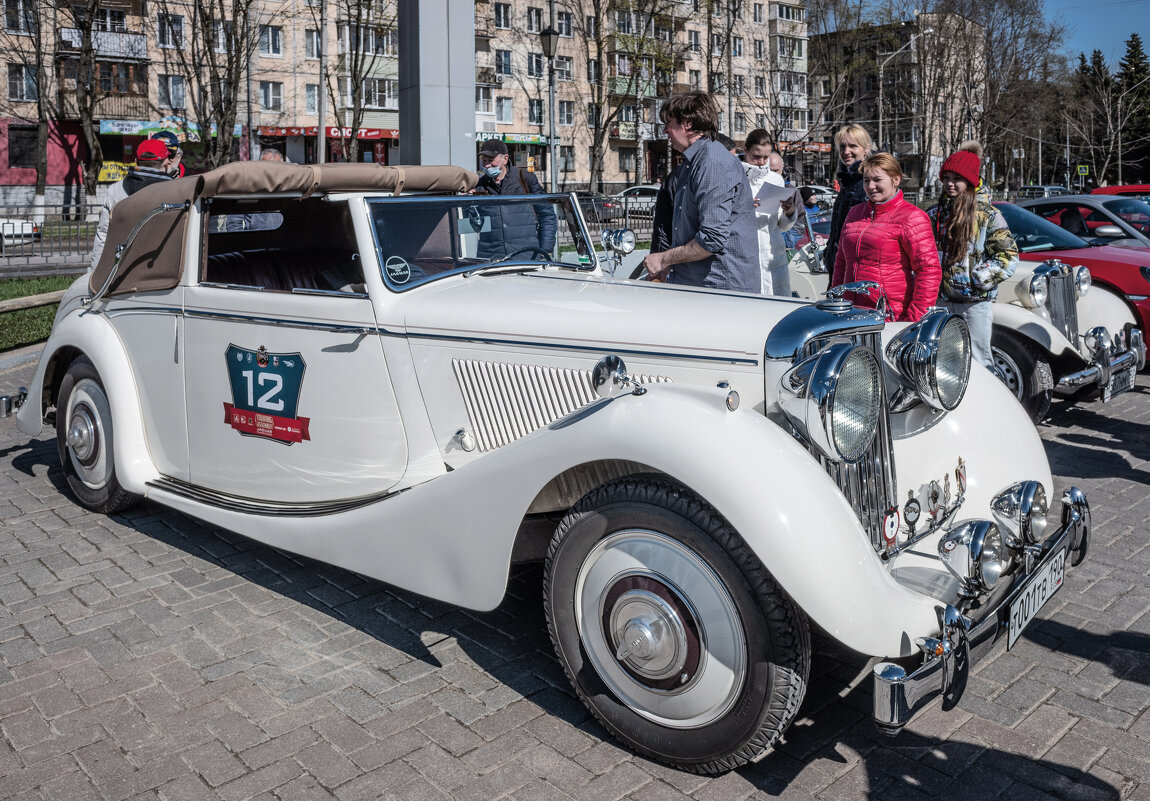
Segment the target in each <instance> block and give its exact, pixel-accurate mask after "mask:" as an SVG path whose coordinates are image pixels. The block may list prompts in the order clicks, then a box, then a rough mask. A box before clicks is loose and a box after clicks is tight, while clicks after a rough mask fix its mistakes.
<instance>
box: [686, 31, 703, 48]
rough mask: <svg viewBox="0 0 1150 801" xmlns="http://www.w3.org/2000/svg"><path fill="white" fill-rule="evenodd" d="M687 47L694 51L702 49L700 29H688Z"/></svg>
mask: <svg viewBox="0 0 1150 801" xmlns="http://www.w3.org/2000/svg"><path fill="white" fill-rule="evenodd" d="M687 49H688V50H690V51H691V52H692V53H698V52H699V51H700V50H701V49H702V47H701V46H700V45H699V32H698V31H687Z"/></svg>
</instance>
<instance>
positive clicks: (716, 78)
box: [711, 72, 723, 93]
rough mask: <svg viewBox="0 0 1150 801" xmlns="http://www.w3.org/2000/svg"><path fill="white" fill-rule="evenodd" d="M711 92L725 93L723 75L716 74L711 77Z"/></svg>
mask: <svg viewBox="0 0 1150 801" xmlns="http://www.w3.org/2000/svg"><path fill="white" fill-rule="evenodd" d="M711 91H712V92H714V93H718V92H722V91H723V73H721V72H716V73H714V74H712V75H711Z"/></svg>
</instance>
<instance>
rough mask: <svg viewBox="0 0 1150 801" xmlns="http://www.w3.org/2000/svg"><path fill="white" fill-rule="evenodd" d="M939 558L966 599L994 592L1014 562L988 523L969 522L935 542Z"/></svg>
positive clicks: (994, 527) (995, 529) (997, 531)
mask: <svg viewBox="0 0 1150 801" xmlns="http://www.w3.org/2000/svg"><path fill="white" fill-rule="evenodd" d="M938 555H939V557H940V558H941V559H942V563H943V564H944V565H946V569H947V570H949V571H950V572H951V573H952V574H953V575H954V577H955V578H957V579H958V581H959V584H960V585H961V592H962V594H963V595H966V596H968V597H973V596H976V595H980V594H983V593H988V592H990V591H991V590H993V589H994V587H995V586H996V585H997V584H998V579H999V578H1000V577H1001V576H1002V574H1003V573H1005V572H1006V570H1007V569H1008V568H1009V567H1010V563H1011V561H1012V560H1013V555H1012V554H1011V552H1010V551H1009V550H1008V549H1007V548H1006V547H1005V546H1004V544H1003V541H1002V534H1001V533H1000V532H999V530H998V526H996V525H995V524H994V523H991V522H990V521H989V520H968V521H967V522H965V523H961V524H960V525H959V526H957V527H956V528H954V529H952V530H951V531H949V532H948V533H947V534H945V535H944V536H943V537H942V539H940V540H939V541H938Z"/></svg>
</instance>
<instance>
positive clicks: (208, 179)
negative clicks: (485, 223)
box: [88, 161, 479, 295]
mask: <svg viewBox="0 0 1150 801" xmlns="http://www.w3.org/2000/svg"><path fill="white" fill-rule="evenodd" d="M478 180H479V176H478V175H476V173H474V172H470V171H468V170H465V169H463V168H461V167H431V166H421V165H416V166H410V167H404V166H395V167H393V166H387V165H382V164H307V165H304V164H287V163H284V162H276V161H237V162H233V163H231V164H225V165H224V166H222V167H219V168H217V169H214V170H212V171H211V172H206V173H204V174H202V175H189V176H188V177H186V178H180V179H178V180H175V181H161V182H160V183H156V184H152V185H151V186H147V187H144V188H143V189H141V190H140V191H139V192H136V193H135V194H134V195H131V196H129V197H127V198H125V199H124V200H121V201H120V202H119V203H117V204H116V206H115V207H114V208H113V210H112V218H111V220H110V221H109V223H108V238H107V243H106V245H105V247H104V252H103V254H101V256H100V263H99V264H98V265H96V269H94V270H93V271H92V273H91V275H90V277H89V280H88V286H89V290H90V291H91V292H96V291H97V290H98V289H99V288H100V287H101V286H103V285H104V281H105V279H106V278H107V277H108V273H109V272H110V271H111V269H112V262H113V260H114V257H115V253H116V247H117V246H118V245H119V244H120V243H121V242H123V241H124V240H125V239H127V238H128V235H129V234H130V233H131V231H132V228H134V227H135V225H136V223H137V222H139V221H140V220H141V219H143V217H144V215H145V214H147V213H148V212H149V211H151V210H152V209H155V208H157V207H158V206H161V205H163V204H165V203H170V204H183V203H188V204H190V203H192V202H194V201H195V200H197V199H198V198H212V197H224V196H245V195H246V196H251V195H298V196H300V197H308V196H310V195H314V194H331V193H335V192H390V193H391V194H393V195H398V194H400V193H401V192H443V193H456V192H467V191H468V190H470V189H473V188H474V187H475V184H476V182H477V181H478ZM187 221H188V213H187V211H185V210H180V211H170V212H166V213H163V214H159V215H157V216H155V217H153V218H152V219H151V220H150V221H149V222H148V223H147V224H146V225H145V226H144V228H143V229H142V230H141V231H140V233H139V235H138V236H137V237H136V239H135V240H134V241H133V242H132V246H131V247H130V248H128V250H127V251H126V252H125V253H124V258H123V260H122V261H121V263H120V269H119V270H118V275H117V276H116V278H115V280H114V281H113V282H112V285H111V287H110V290H109V292H108V294H109V295H122V294H125V293H128V292H147V291H159V290H165V289H171V288H172V287H175V286H176V285H178V284H179V282H180V276H181V275H182V274H183V269H184V265H183V250H184V239H185V237H186V236H187V233H188V232H187Z"/></svg>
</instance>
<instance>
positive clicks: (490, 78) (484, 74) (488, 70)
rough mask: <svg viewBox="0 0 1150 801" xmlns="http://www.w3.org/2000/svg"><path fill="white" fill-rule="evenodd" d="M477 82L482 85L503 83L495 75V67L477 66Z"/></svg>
mask: <svg viewBox="0 0 1150 801" xmlns="http://www.w3.org/2000/svg"><path fill="white" fill-rule="evenodd" d="M475 82H476V83H477V84H479V85H480V86H494V85H496V84H500V83H503V81H502V80H499V79H498V78H497V76H496V75H495V67H478V66H477V67H476V68H475Z"/></svg>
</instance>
